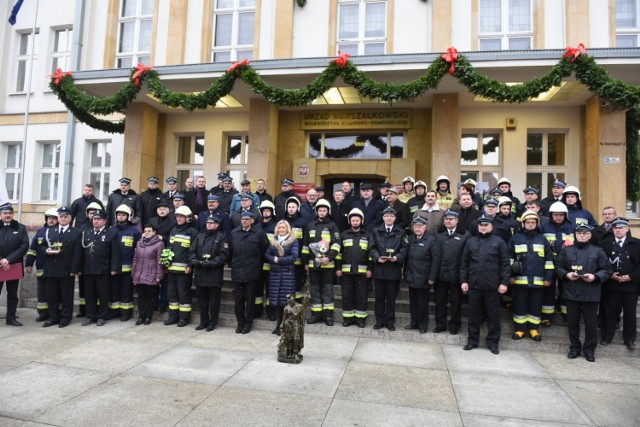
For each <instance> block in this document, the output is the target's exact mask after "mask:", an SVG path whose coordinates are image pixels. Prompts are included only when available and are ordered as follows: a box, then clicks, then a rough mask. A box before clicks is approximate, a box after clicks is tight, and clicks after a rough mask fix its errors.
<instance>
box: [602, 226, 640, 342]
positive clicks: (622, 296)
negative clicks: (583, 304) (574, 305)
mask: <svg viewBox="0 0 640 427" xmlns="http://www.w3.org/2000/svg"><path fill="white" fill-rule="evenodd" d="M611 228H612V229H613V236H611V237H610V238H607V239H606V240H605V241H604V242H602V245H601V247H602V248H603V249H604V251H605V253H606V254H608V256H609V262H610V263H611V268H612V270H613V274H612V275H611V278H610V279H609V280H607V281H606V282H605V283H604V285H603V288H604V292H603V296H604V316H603V319H604V322H603V325H602V326H603V327H602V329H601V334H602V341H601V342H600V344H601V345H608V344H610V343H611V341H612V340H613V337H614V335H615V330H616V328H615V325H616V323H617V322H618V320H619V315H620V311H621V310H622V311H623V313H624V314H623V319H622V325H623V326H622V340H623V342H624V345H626V346H627V348H628V349H629V350H634V349H635V348H636V333H637V332H636V330H637V327H638V324H637V322H638V321H637V318H636V310H637V306H638V291H639V290H640V240H639V239H636V238H635V237H631V235H630V234H629V221H627V220H626V219H625V218H618V219H616V220H615V221H613V222H612V223H611Z"/></svg>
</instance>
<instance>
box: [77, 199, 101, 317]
mask: <svg viewBox="0 0 640 427" xmlns="http://www.w3.org/2000/svg"><path fill="white" fill-rule="evenodd" d="M97 210H104V209H103V208H102V204H98V203H89V206H87V209H86V211H87V215H86V218H87V221H86V222H85V223H84V225H83V226H82V227H76V228H77V229H78V230H80V231H81V232H82V231H83V230H93V214H94V213H95V212H96V211H97ZM78 298H79V302H78V314H76V317H86V316H87V301H86V299H85V297H84V277H83V276H82V274H78Z"/></svg>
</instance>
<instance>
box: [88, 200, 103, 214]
mask: <svg viewBox="0 0 640 427" xmlns="http://www.w3.org/2000/svg"><path fill="white" fill-rule="evenodd" d="M98 209H102V206H100V205H99V204H98V203H96V202H91V203H89V204H88V205H87V208H86V209H85V211H87V212H89V211H90V210H94V211H97V210H98Z"/></svg>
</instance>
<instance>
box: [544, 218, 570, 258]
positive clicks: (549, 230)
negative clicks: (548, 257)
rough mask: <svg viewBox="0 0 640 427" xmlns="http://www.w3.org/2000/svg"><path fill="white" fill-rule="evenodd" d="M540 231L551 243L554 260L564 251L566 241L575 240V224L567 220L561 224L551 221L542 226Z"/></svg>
mask: <svg viewBox="0 0 640 427" xmlns="http://www.w3.org/2000/svg"><path fill="white" fill-rule="evenodd" d="M540 231H541V232H542V235H543V236H544V237H545V238H546V239H547V241H548V242H549V244H550V245H551V252H552V253H553V258H554V261H555V260H556V259H557V257H558V256H559V255H560V252H562V246H563V245H564V242H566V241H569V242H572V243H573V241H574V240H575V235H574V234H573V225H572V224H571V223H570V222H569V221H567V220H565V221H563V222H561V223H560V224H558V223H556V222H553V221H549V222H547V223H546V224H543V225H542V226H541V227H540Z"/></svg>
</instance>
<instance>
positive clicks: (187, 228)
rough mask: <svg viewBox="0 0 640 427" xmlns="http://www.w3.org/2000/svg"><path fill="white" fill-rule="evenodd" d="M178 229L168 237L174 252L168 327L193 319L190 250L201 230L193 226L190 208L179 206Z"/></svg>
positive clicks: (169, 273)
mask: <svg viewBox="0 0 640 427" xmlns="http://www.w3.org/2000/svg"><path fill="white" fill-rule="evenodd" d="M175 214H176V222H177V224H176V226H175V227H173V230H171V233H170V235H169V242H168V244H167V249H170V250H171V252H173V259H172V260H171V264H170V265H169V268H168V269H167V270H168V274H167V276H169V277H168V279H167V288H168V293H169V317H168V318H167V320H165V321H164V324H165V325H175V324H176V323H177V324H178V327H179V328H182V327H184V326H187V325H188V324H189V320H191V272H192V269H191V266H190V264H189V248H191V245H193V243H194V242H195V240H196V236H197V235H198V230H196V229H195V227H193V226H192V225H191V224H190V221H191V215H192V213H191V209H189V207H187V206H180V207H179V208H177V209H176V212H175Z"/></svg>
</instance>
